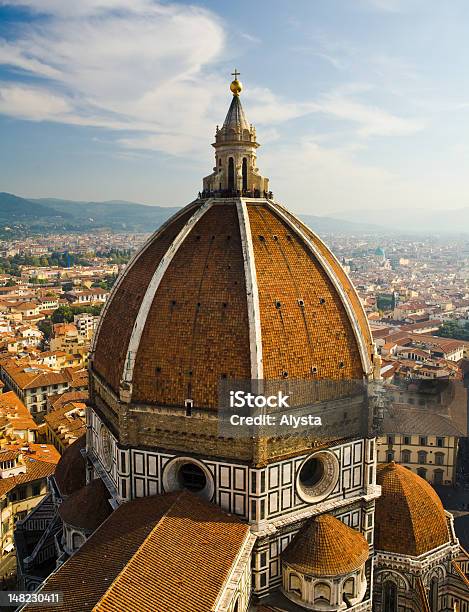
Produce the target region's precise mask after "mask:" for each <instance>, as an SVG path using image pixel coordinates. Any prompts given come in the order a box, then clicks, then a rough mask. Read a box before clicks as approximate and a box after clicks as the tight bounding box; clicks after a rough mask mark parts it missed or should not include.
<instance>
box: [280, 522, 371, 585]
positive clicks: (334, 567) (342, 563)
mask: <svg viewBox="0 0 469 612" xmlns="http://www.w3.org/2000/svg"><path fill="white" fill-rule="evenodd" d="M368 556H369V548H368V542H367V541H366V539H365V538H364V537H363V535H362V534H361V533H359V532H358V531H356V530H355V529H352V528H351V527H347V525H344V523H342V521H339V519H336V518H335V517H334V516H332V515H330V514H322V515H321V516H317V517H315V518H313V519H312V520H311V521H309V522H308V523H306V525H305V526H304V527H303V528H302V529H301V530H300V531H299V533H298V534H297V535H296V537H295V538H294V539H293V540H292V542H291V543H290V544H289V545H288V546H287V548H286V549H285V551H284V552H283V554H282V560H283V561H285V562H286V563H288V565H289V566H290V567H292V568H293V569H295V570H296V571H298V572H300V573H301V574H312V575H313V576H321V577H326V576H342V575H344V574H350V573H352V572H355V571H357V570H358V569H360V568H361V567H362V566H363V565H364V563H365V562H366V560H367V559H368Z"/></svg>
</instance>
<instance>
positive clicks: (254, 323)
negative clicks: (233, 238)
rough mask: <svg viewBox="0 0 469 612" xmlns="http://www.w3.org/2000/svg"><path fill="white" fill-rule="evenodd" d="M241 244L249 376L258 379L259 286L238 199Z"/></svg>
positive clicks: (260, 369)
mask: <svg viewBox="0 0 469 612" xmlns="http://www.w3.org/2000/svg"><path fill="white" fill-rule="evenodd" d="M236 207H237V211H238V219H239V229H240V233H241V245H242V249H243V260H244V277H245V279H246V295H247V303H248V319H249V345H250V351H251V378H252V379H254V380H256V379H258V380H260V379H262V378H263V376H264V366H263V362H262V332H261V316H260V308H259V288H258V286H257V273H256V263H255V260H254V249H253V246H252V236H251V224H250V222H249V216H248V210H247V206H246V202H245V201H244V200H243V199H240V200H238V202H237V204H236Z"/></svg>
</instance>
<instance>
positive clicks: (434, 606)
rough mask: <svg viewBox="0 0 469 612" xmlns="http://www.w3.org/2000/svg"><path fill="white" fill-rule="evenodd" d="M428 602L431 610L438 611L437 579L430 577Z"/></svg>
mask: <svg viewBox="0 0 469 612" xmlns="http://www.w3.org/2000/svg"><path fill="white" fill-rule="evenodd" d="M429 595H430V596H429V598H428V599H429V603H430V609H431V611H432V612H438V579H437V578H432V581H431V582H430V593H429Z"/></svg>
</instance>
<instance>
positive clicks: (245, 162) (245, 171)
mask: <svg viewBox="0 0 469 612" xmlns="http://www.w3.org/2000/svg"><path fill="white" fill-rule="evenodd" d="M247 189H248V160H247V159H246V158H245V157H243V191H247Z"/></svg>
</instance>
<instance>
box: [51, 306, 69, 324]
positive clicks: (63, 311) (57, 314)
mask: <svg viewBox="0 0 469 612" xmlns="http://www.w3.org/2000/svg"><path fill="white" fill-rule="evenodd" d="M51 321H52V323H71V322H72V321H73V310H72V309H71V308H70V306H59V307H58V308H56V309H55V310H54V312H53V313H52V317H51Z"/></svg>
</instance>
